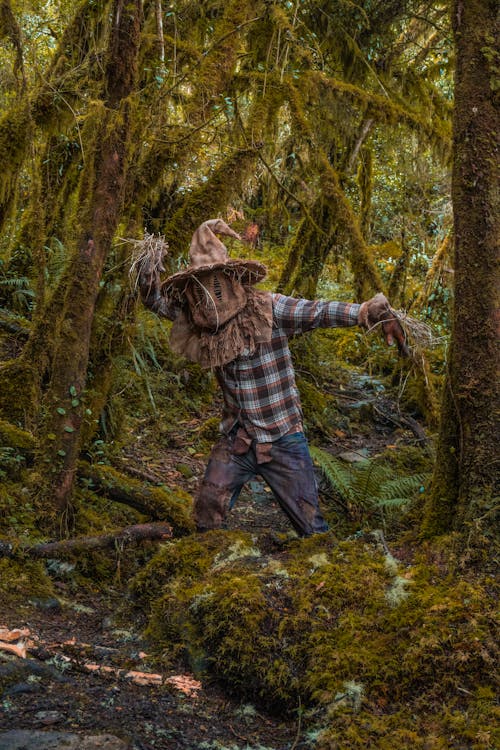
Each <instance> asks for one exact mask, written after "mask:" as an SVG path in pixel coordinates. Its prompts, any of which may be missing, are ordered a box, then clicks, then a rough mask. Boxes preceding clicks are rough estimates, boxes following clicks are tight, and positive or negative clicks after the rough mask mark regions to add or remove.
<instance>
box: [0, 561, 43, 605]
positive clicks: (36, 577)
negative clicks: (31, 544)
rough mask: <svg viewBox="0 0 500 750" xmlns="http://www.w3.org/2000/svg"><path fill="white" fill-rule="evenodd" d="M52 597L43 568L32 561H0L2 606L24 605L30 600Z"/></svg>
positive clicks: (0, 596)
mask: <svg viewBox="0 0 500 750" xmlns="http://www.w3.org/2000/svg"><path fill="white" fill-rule="evenodd" d="M49 596H54V589H53V586H52V581H51V580H50V578H49V576H48V575H47V572H46V570H45V566H44V564H43V563H41V562H35V561H33V560H28V559H26V560H9V559H0V601H1V602H2V605H3V606H16V605H22V604H24V605H26V604H28V602H29V599H30V598H35V597H36V598H46V597H49Z"/></svg>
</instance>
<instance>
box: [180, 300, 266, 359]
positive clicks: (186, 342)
mask: <svg viewBox="0 0 500 750" xmlns="http://www.w3.org/2000/svg"><path fill="white" fill-rule="evenodd" d="M245 291H246V293H247V304H246V305H245V307H244V308H243V310H241V311H240V312H239V313H237V315H235V316H234V318H231V320H228V321H227V323H225V324H224V325H223V326H222V327H220V328H219V329H218V330H217V332H215V331H205V330H204V331H202V330H200V329H197V328H195V327H194V326H193V324H192V322H191V321H190V318H189V313H187V312H184V311H183V312H181V313H180V314H179V315H178V316H177V318H176V319H175V321H174V324H173V326H172V330H171V333H170V347H171V349H172V350H173V351H174V352H175V353H176V354H180V355H182V356H183V357H186V359H189V360H190V361H191V362H197V363H198V364H199V365H201V367H204V368H206V369H214V368H216V367H222V366H223V365H227V364H228V363H229V362H232V361H233V359H236V357H238V356H239V355H240V354H244V353H245V354H253V353H254V352H255V349H256V348H257V346H258V345H259V344H262V343H268V342H269V341H270V340H271V334H272V327H273V307H272V298H271V295H270V294H269V292H261V291H259V290H257V289H254V288H252V287H246V288H245Z"/></svg>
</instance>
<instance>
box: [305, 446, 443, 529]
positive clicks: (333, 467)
mask: <svg viewBox="0 0 500 750" xmlns="http://www.w3.org/2000/svg"><path fill="white" fill-rule="evenodd" d="M310 451H311V455H312V457H313V460H314V462H315V463H316V465H317V466H318V467H319V468H320V469H321V472H322V474H323V476H324V477H325V479H326V480H327V482H328V484H329V485H330V488H331V489H332V490H333V491H334V492H335V493H336V494H338V495H339V496H340V499H341V500H343V501H344V503H345V504H346V506H347V508H348V509H349V511H350V512H351V513H353V514H354V515H357V516H358V517H360V516H361V515H362V514H363V512H364V511H376V510H384V509H385V510H390V509H398V508H403V507H404V506H406V505H407V504H408V503H410V502H411V501H412V500H413V499H414V498H415V497H417V496H418V495H419V493H422V492H423V491H424V490H425V487H426V486H427V485H428V482H429V479H430V475H429V474H412V475H410V476H408V475H407V476H395V475H394V472H393V470H392V468H391V467H390V466H389V465H388V464H386V463H385V462H381V461H376V460H366V459H365V460H361V461H356V462H355V463H346V462H345V461H342V460H341V459H338V458H335V456H332V455H331V454H330V453H328V452H327V451H326V450H324V449H322V448H318V447H316V446H311V448H310Z"/></svg>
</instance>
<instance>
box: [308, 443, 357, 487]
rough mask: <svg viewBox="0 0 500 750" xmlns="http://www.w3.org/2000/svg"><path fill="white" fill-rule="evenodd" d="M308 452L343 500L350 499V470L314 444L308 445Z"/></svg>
mask: <svg viewBox="0 0 500 750" xmlns="http://www.w3.org/2000/svg"><path fill="white" fill-rule="evenodd" d="M310 453H311V456H312V459H313V461H314V462H315V463H316V465H317V466H318V468H319V469H320V470H321V472H322V474H323V476H324V477H325V479H326V480H327V482H328V484H329V485H330V486H331V488H332V489H333V490H334V491H335V492H338V494H339V495H340V496H341V497H342V498H343V499H344V500H352V499H353V488H352V470H351V469H349V468H346V466H345V465H344V464H343V463H342V461H340V460H339V459H338V458H335V456H332V455H331V454H330V453H328V452H327V451H325V450H322V449H321V448H318V447H316V446H314V445H312V446H311V447H310Z"/></svg>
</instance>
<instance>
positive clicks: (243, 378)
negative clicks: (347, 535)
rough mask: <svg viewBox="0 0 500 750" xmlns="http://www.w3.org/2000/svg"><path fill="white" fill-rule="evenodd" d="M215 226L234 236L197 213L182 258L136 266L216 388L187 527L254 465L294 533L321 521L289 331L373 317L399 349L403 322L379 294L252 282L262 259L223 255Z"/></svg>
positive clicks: (206, 516) (205, 526) (369, 322)
mask: <svg viewBox="0 0 500 750" xmlns="http://www.w3.org/2000/svg"><path fill="white" fill-rule="evenodd" d="M220 236H227V237H233V238H235V239H238V240H241V237H240V235H238V234H237V233H236V232H235V231H234V230H233V229H231V228H230V227H229V226H228V225H227V224H226V223H225V222H224V221H222V220H221V219H210V220H209V221H205V222H203V224H201V226H199V227H198V229H197V230H196V231H195V233H194V234H193V238H192V241H191V246H190V250H189V265H188V267H187V268H186V269H185V270H183V271H180V272H178V273H176V274H174V275H173V276H170V277H169V278H167V279H166V280H165V281H164V282H163V283H162V282H161V277H160V273H161V271H163V270H164V268H163V266H162V263H161V258H160V259H158V258H157V260H156V262H155V263H151V262H142V263H141V264H139V267H138V278H139V286H140V291H141V298H142V301H143V303H144V304H145V305H146V307H148V308H149V309H151V310H153V311H154V312H155V313H157V314H158V315H160V316H162V317H167V318H169V319H171V320H172V321H173V324H172V328H171V333H170V346H171V348H172V349H173V351H174V352H176V353H177V354H180V355H182V356H184V357H186V358H187V359H189V360H190V361H192V362H197V363H198V364H199V365H201V367H203V368H209V369H211V370H212V371H213V372H214V374H215V377H216V378H217V381H218V383H219V385H220V388H221V390H222V394H223V397H224V409H223V414H222V421H221V427H220V429H221V437H220V439H219V440H218V442H217V443H216V444H215V446H214V447H213V449H212V452H211V454H210V457H209V460H208V465H207V468H206V472H205V476H204V478H203V481H202V482H201V486H200V488H199V490H198V493H197V495H196V498H195V502H194V519H195V523H196V527H197V529H198V530H199V531H206V530H209V529H217V528H221V527H223V526H224V523H225V519H226V515H227V512H228V510H229V508H230V507H232V506H233V505H234V503H235V502H236V500H237V498H238V495H239V493H240V491H241V489H242V487H243V485H244V484H245V483H246V482H248V481H250V480H251V479H252V478H254V477H255V476H256V475H259V476H261V477H262V478H263V479H264V481H265V482H266V483H267V484H268V485H269V487H270V488H271V490H272V491H273V493H274V496H275V498H276V500H277V502H278V503H279V505H280V507H281V508H282V510H283V511H284V513H285V514H286V516H287V517H288V519H289V521H290V523H291V524H292V526H293V528H294V529H295V531H296V532H297V533H298V534H299V535H300V536H310V535H311V534H315V533H320V532H324V531H327V529H328V526H327V523H326V521H325V519H324V518H323V515H322V513H321V510H320V507H319V502H318V489H317V483H316V478H315V474H314V468H313V463H312V460H311V457H310V454H309V448H308V444H307V440H306V437H305V435H304V423H303V415H302V408H301V404H300V397H299V392H298V389H297V385H296V383H295V373H294V367H293V363H292V358H291V354H290V349H289V346H288V341H289V339H290V338H291V337H293V336H297V335H299V334H302V333H305V332H307V331H312V330H314V329H315V328H333V327H338V326H356V325H359V326H362V327H364V328H371V327H373V326H375V325H377V324H380V325H381V327H382V331H383V335H384V337H385V339H386V341H387V343H389V344H391V343H393V341H396V343H397V344H398V348H399V349H400V351H402V352H405V351H406V344H405V337H404V332H403V330H402V328H401V326H400V324H399V322H398V321H397V319H396V316H395V315H394V312H393V311H392V310H391V307H390V305H389V303H388V301H387V299H386V298H385V296H384V295H383V294H377V295H376V296H375V297H373V298H372V299H371V300H368V301H367V302H363V303H361V304H357V303H347V302H331V301H330V302H327V301H320V300H314V301H312V300H307V299H295V298H293V297H287V296H285V295H283V294H277V293H273V292H267V291H261V290H259V289H257V288H256V287H255V285H256V283H257V282H259V281H261V280H262V279H263V278H264V277H265V275H266V267H265V266H264V265H263V264H262V263H259V262H257V261H253V260H242V259H231V258H230V257H229V255H228V251H227V249H226V247H225V245H224V244H223V243H222V241H221V240H220Z"/></svg>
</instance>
